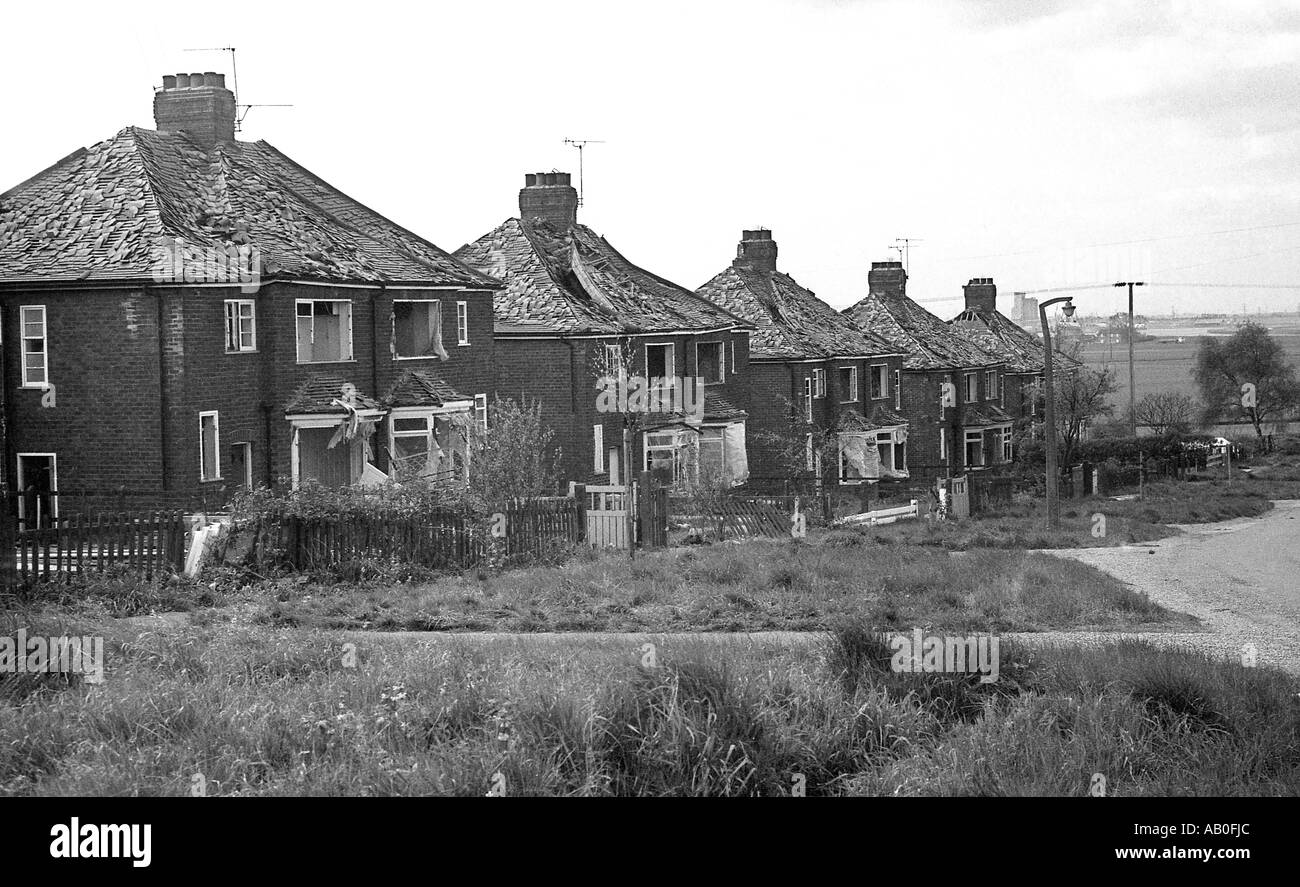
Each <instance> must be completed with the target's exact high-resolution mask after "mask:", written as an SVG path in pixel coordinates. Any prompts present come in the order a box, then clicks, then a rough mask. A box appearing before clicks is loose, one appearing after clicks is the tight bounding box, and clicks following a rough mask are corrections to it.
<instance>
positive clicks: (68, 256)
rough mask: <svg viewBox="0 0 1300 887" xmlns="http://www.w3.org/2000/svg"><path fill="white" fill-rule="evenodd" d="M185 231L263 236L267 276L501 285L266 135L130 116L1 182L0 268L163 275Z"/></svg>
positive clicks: (64, 277)
mask: <svg viewBox="0 0 1300 887" xmlns="http://www.w3.org/2000/svg"><path fill="white" fill-rule="evenodd" d="M177 238H179V239H180V240H181V241H182V242H183V243H184V244H185V246H186V247H187V248H191V249H194V250H210V249H211V248H221V249H227V250H228V249H230V248H232V247H235V248H237V247H238V246H239V245H241V244H242V245H247V246H249V247H256V249H257V252H258V253H259V254H260V259H261V262H262V266H263V267H262V269H261V273H262V274H263V276H264V277H266V276H277V275H278V276H285V277H294V278H305V279H313V280H322V281H340V282H376V283H378V282H382V283H424V284H430V285H441V286H465V287H470V288H476V289H477V288H492V289H495V288H496V287H497V286H498V285H499V284H498V283H497V282H496V281H495V280H492V279H491V278H487V277H485V276H483V275H481V274H479V273H478V272H475V271H472V270H471V269H469V268H467V267H465V266H464V265H462V264H461V263H459V262H457V261H456V260H455V259H453V258H452V257H451V256H450V255H448V254H447V253H446V252H444V251H442V250H441V249H439V248H438V247H436V246H434V245H433V244H431V243H429V242H428V241H426V240H423V239H422V238H420V237H417V236H416V235H414V234H412V233H411V232H409V231H407V230H406V229H404V228H401V227H400V226H398V225H396V224H394V223H393V222H391V221H389V220H388V219H386V218H384V217H383V216H381V215H379V214H378V213H376V212H374V211H373V210H370V209H368V208H367V207H365V206H363V205H362V204H360V203H358V202H357V201H355V200H353V199H352V198H350V197H348V196H347V195H345V194H343V193H341V192H340V191H338V190H337V189H335V188H333V187H332V186H330V185H329V184H328V183H326V182H324V181H323V180H321V179H319V178H317V177H316V176H314V175H313V174H312V173H310V172H308V171H307V170H306V169H303V168H302V167H301V166H299V165H298V164H296V163H294V162H293V161H292V160H290V159H289V158H288V157H286V156H285V155H283V154H281V153H280V152H279V151H278V150H276V149H275V148H274V147H272V146H271V145H269V144H267V143H266V142H261V141H259V142H238V141H236V142H220V143H218V144H216V145H215V146H214V147H212V148H210V149H204V148H202V147H199V146H198V145H197V144H195V143H194V142H193V141H191V140H190V138H189V137H188V136H186V135H185V134H183V133H162V132H155V131H153V130H148V129H141V128H139V127H127V128H126V129H123V130H122V131H121V132H119V133H118V134H117V135H115V136H113V137H112V138H110V139H107V140H105V141H103V142H100V143H98V144H96V145H93V146H91V147H90V148H86V149H84V150H82V151H78V152H75V153H73V154H71V155H69V156H68V157H66V158H64V159H63V160H61V161H60V162H59V163H57V164H55V165H54V166H52V167H50V168H49V169H47V170H45V171H44V172H42V173H39V174H38V175H36V176H34V177H32V178H31V179H28V180H27V181H26V182H23V183H22V184H20V185H18V186H16V187H14V188H12V189H10V190H9V191H6V192H4V193H3V194H0V281H24V282H25V281H75V280H92V281H93V280H134V281H147V280H155V279H157V277H156V274H157V268H156V265H157V263H158V258H159V249H160V247H162V246H163V245H164V244H167V243H171V242H174V241H175V239H177ZM164 279H165V278H164Z"/></svg>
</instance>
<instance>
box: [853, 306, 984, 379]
mask: <svg viewBox="0 0 1300 887" xmlns="http://www.w3.org/2000/svg"><path fill="white" fill-rule="evenodd" d="M844 314H846V315H847V316H848V317H849V319H850V320H852V321H853V322H854V323H856V324H857V325H858V326H860V327H862V328H863V329H866V330H870V331H871V332H873V333H875V334H876V335H878V336H880V337H881V338H883V339H885V340H886V341H887V342H889V343H890V344H891V345H893V346H894V347H895V348H897V349H899V350H901V351H904V352H906V354H907V357H906V359H904V361H903V366H904V367H905V368H907V369H911V370H951V369H965V368H977V367H992V366H995V365H997V364H1000V363H1002V358H1001V357H1000V356H998V355H996V354H991V353H989V352H988V351H985V350H984V349H983V348H982V347H981V346H980V345H978V344H976V343H975V342H974V341H972V340H971V339H970V338H969V337H967V336H965V335H962V334H961V333H959V332H958V331H957V330H955V329H953V327H951V326H950V325H948V324H946V323H944V322H943V321H942V320H940V319H939V318H938V317H936V316H935V315H933V314H931V313H930V312H929V311H926V310H925V309H924V308H922V307H921V306H920V305H918V304H917V303H916V302H915V301H913V300H912V299H909V298H908V297H907V296H906V295H901V294H898V293H890V292H870V293H868V294H867V297H866V298H864V299H862V300H861V301H860V302H858V303H857V304H855V305H853V306H852V307H850V308H846V309H844Z"/></svg>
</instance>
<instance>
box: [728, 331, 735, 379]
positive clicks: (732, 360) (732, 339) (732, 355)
mask: <svg viewBox="0 0 1300 887" xmlns="http://www.w3.org/2000/svg"><path fill="white" fill-rule="evenodd" d="M728 344H729V345H730V349H731V374H732V375H733V376H734V375H735V374H736V337H735V336H732V337H731V342H730V343H728Z"/></svg>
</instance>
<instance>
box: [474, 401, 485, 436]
mask: <svg viewBox="0 0 1300 887" xmlns="http://www.w3.org/2000/svg"><path fill="white" fill-rule="evenodd" d="M474 424H475V425H477V426H478V427H479V428H480V429H481V430H483V431H487V428H488V402H487V395H486V394H476V395H474Z"/></svg>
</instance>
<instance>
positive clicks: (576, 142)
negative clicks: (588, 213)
mask: <svg viewBox="0 0 1300 887" xmlns="http://www.w3.org/2000/svg"><path fill="white" fill-rule="evenodd" d="M564 144H566V145H572V146H573V147H575V148H577V149H578V206H582V191H583V188H582V149H583V148H585V147H587V146H588V145H603V144H605V142H604V140H603V139H565V140H564Z"/></svg>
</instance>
